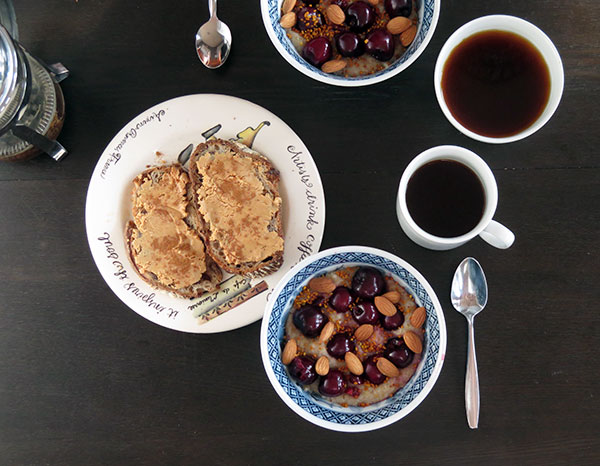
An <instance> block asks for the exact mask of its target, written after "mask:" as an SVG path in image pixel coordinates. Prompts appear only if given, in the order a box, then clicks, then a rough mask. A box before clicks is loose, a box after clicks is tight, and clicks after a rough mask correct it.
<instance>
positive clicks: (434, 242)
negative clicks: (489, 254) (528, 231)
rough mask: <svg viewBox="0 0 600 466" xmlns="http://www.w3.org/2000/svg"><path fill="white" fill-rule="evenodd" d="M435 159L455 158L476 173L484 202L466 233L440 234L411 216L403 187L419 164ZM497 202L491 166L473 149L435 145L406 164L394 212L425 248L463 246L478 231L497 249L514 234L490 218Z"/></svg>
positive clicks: (412, 237)
mask: <svg viewBox="0 0 600 466" xmlns="http://www.w3.org/2000/svg"><path fill="white" fill-rule="evenodd" d="M434 160H454V161H456V162H460V163H462V164H463V165H466V166H467V167H469V168H470V169H471V170H473V172H474V173H475V174H476V175H477V176H478V177H479V180H480V181H481V185H482V186H483V191H484V194H485V206H484V209H483V215H482V217H481V220H479V223H478V224H477V226H476V227H475V228H473V229H472V230H471V231H469V232H468V233H465V234H464V235H461V236H456V237H454V238H442V237H440V236H435V235H432V234H431V233H428V232H426V231H425V230H423V229H422V228H421V227H420V226H419V225H417V223H416V222H415V221H414V220H413V218H412V217H411V215H410V212H409V210H408V206H407V204H406V187H407V186H408V181H409V180H410V178H411V176H412V175H413V173H415V171H417V169H418V168H420V167H422V166H423V165H425V164H426V163H429V162H432V161H434ZM497 205H498V186H497V185H496V179H495V178H494V174H493V173H492V170H491V169H490V167H489V166H488V165H487V164H486V163H485V162H484V161H483V159H482V158H481V157H479V156H478V155H477V154H475V153H474V152H471V151H470V150H468V149H465V148H464V147H458V146H437V147H432V148H431V149H428V150H426V151H425V152H421V153H420V154H419V155H417V156H416V157H415V158H414V159H413V160H412V161H411V162H410V163H409V164H408V166H407V167H406V169H405V170H404V173H403V174H402V178H401V179H400V186H399V187H398V196H397V198H396V213H397V215H398V221H399V222H400V226H401V227H402V230H404V233H406V235H407V236H408V237H409V238H410V239H411V240H413V241H414V242H415V243H417V244H418V245H420V246H423V247H425V248H428V249H435V250H445V249H453V248H456V247H458V246H462V245H463V244H465V243H466V242H467V241H469V240H471V239H473V238H475V237H476V236H477V235H479V236H480V237H481V238H482V239H483V240H484V241H486V242H488V243H489V244H491V245H492V246H494V247H496V248H500V249H506V248H509V247H510V246H511V245H512V244H513V242H514V240H515V235H514V234H513V232H512V231H510V230H509V229H508V228H506V227H505V226H504V225H502V224H500V223H498V222H496V221H494V220H492V217H493V216H494V213H495V212H496V206H497Z"/></svg>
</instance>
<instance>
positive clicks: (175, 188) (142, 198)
mask: <svg viewBox="0 0 600 466" xmlns="http://www.w3.org/2000/svg"><path fill="white" fill-rule="evenodd" d="M161 173H162V177H161V178H160V180H152V179H151V177H150V176H148V175H140V176H138V177H137V178H136V179H135V180H134V185H135V186H136V188H135V189H134V191H135V196H134V199H133V216H134V222H135V224H136V226H137V228H138V230H139V232H138V233H137V234H136V235H135V236H134V238H133V241H132V250H133V256H134V260H135V263H136V265H137V267H138V268H139V269H140V272H141V273H147V272H150V273H152V274H154V275H155V276H156V277H157V280H158V281H159V282H160V283H161V284H163V285H165V286H169V287H172V288H175V289H179V288H185V287H188V286H190V285H192V284H194V283H196V282H198V281H200V280H201V279H202V275H203V274H204V272H205V271H206V262H205V260H206V256H205V252H204V243H203V242H202V240H201V239H200V238H199V237H198V235H197V233H196V232H195V231H193V230H192V229H191V228H190V227H189V226H188V225H187V224H186V223H185V221H184V218H185V217H186V216H187V212H186V206H187V200H186V192H187V185H188V183H189V178H188V176H187V174H186V173H185V172H184V171H183V170H182V169H180V168H179V167H176V166H174V167H169V168H167V169H165V170H162V171H161Z"/></svg>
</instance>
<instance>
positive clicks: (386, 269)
mask: <svg viewBox="0 0 600 466" xmlns="http://www.w3.org/2000/svg"><path fill="white" fill-rule="evenodd" d="M356 265H368V266H371V267H375V268H377V269H379V270H380V271H381V272H383V273H384V274H385V275H388V276H392V277H393V278H394V279H395V280H396V281H398V282H399V283H400V284H401V285H402V286H404V287H405V288H406V289H407V290H408V291H409V292H410V293H411V294H412V295H413V296H414V298H415V300H416V302H417V304H418V305H419V306H423V307H425V309H426V311H427V320H426V323H425V338H424V341H423V354H422V358H421V361H420V362H419V365H418V367H417V370H416V372H415V374H414V375H413V377H412V378H411V379H410V380H409V382H408V383H407V384H406V386H405V387H403V388H401V389H400V390H398V391H397V392H396V393H395V394H394V395H393V396H392V397H391V398H388V399H387V400H383V401H381V402H379V403H376V404H373V405H370V406H367V407H355V406H351V407H346V408H344V407H342V406H338V405H335V404H333V403H330V402H328V401H326V400H325V399H324V398H322V397H321V396H319V395H318V394H313V393H310V392H308V391H305V390H303V388H302V386H301V385H299V384H297V383H296V382H295V381H294V380H292V379H291V378H290V377H289V375H288V372H287V368H286V367H285V365H284V364H283V363H282V362H281V351H282V343H283V337H284V328H285V321H286V319H287V316H288V314H289V312H290V310H291V308H292V303H293V301H294V298H295V297H296V296H297V295H298V293H299V292H300V290H301V289H302V287H303V286H305V285H306V284H307V283H308V281H309V280H310V279H311V278H312V277H314V276H317V275H322V274H324V273H327V272H330V271H332V270H336V269H339V268H343V267H351V266H356ZM260 349H261V353H262V359H263V364H264V366H265V371H266V372H267V376H268V377H269V380H270V381H271V384H272V385H273V387H274V388H275V391H276V392H277V394H278V395H279V396H280V397H281V399H282V400H283V401H284V402H285V404H287V405H288V407H289V408H291V409H292V411H294V412H295V413H296V414H299V415H300V416H301V417H303V418H304V419H306V420H308V421H310V422H312V423H313V424H316V425H318V426H321V427H325V428H327V429H331V430H337V431H341V432H364V431H368V430H374V429H379V428H381V427H385V426H387V425H389V424H391V423H393V422H396V421H398V420H399V419H402V418H403V417H404V416H406V415H407V414H408V413H410V412H411V411H412V410H413V409H415V408H416V407H417V406H418V405H419V403H421V402H422V401H423V400H424V399H425V397H426V396H427V395H428V394H429V392H430V391H431V389H432V388H433V385H434V384H435V382H436V380H437V378H438V376H439V374H440V371H441V370H442V364H443V362H444V357H445V354H446V322H445V320H444V314H443V312H442V306H441V305H440V302H439V300H438V298H437V296H436V295H435V292H434V291H433V288H431V285H429V283H427V280H425V278H423V276H422V275H421V274H420V273H419V272H418V271H417V270H416V269H415V268H414V267H413V266H411V265H410V264H408V263H407V262H406V261H404V260H402V259H400V258H399V257H396V256H394V255H393V254H390V253H388V252H385V251H381V250H379V249H375V248H369V247H363V246H344V247H338V248H333V249H328V250H326V251H322V252H320V253H318V254H315V255H314V256H310V257H308V258H306V259H304V260H303V261H302V262H300V263H299V264H297V265H295V266H294V267H293V268H292V269H291V270H290V271H289V272H288V273H287V274H286V275H285V276H284V277H283V278H282V279H281V280H280V282H279V283H278V284H277V286H276V287H275V289H274V290H273V294H272V295H271V297H270V298H269V301H268V303H267V309H266V312H265V315H264V317H263V322H262V327H261V334H260Z"/></svg>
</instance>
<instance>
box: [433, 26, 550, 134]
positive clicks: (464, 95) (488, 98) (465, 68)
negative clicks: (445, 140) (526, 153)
mask: <svg viewBox="0 0 600 466" xmlns="http://www.w3.org/2000/svg"><path fill="white" fill-rule="evenodd" d="M550 84H551V83H550V71H549V70H548V65H547V64H546V61H545V60H544V57H542V54H541V53H540V52H539V50H538V49H537V48H535V46H534V45H533V44H532V43H531V42H529V41H528V40H527V39H525V38H523V37H521V36H519V35H517V34H513V33H512V32H507V31H496V30H492V31H484V32H479V33H477V34H474V35H472V36H471V37H468V38H467V39H465V40H464V41H462V42H461V43H460V44H459V45H458V46H457V47H456V48H455V49H454V50H453V51H452V53H450V56H449V57H448V60H447V61H446V64H445V65H444V71H443V75H442V90H443V92H444V99H445V100H446V103H447V104H448V108H449V109H450V112H451V113H452V115H454V118H456V119H457V120H458V121H459V122H460V123H461V124H462V125H463V126H465V127H466V128H468V129H470V130H471V131H474V132H475V133H478V134H481V135H483V136H490V137H505V136H512V135H514V134H517V133H520V132H521V131H523V130H524V129H526V128H529V126H531V125H532V124H533V123H534V122H535V121H536V120H537V119H538V118H539V116H540V115H541V114H542V112H543V111H544V108H546V104H547V103H548V98H549V97H550Z"/></svg>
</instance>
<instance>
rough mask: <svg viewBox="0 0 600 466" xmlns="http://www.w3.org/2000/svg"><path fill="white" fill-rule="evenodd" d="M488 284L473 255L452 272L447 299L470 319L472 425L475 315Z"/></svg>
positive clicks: (470, 413)
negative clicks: (452, 276) (450, 286)
mask: <svg viewBox="0 0 600 466" xmlns="http://www.w3.org/2000/svg"><path fill="white" fill-rule="evenodd" d="M487 297H488V287H487V281H486V279H485V274H484V273H483V269H482V268H481V265H479V262H477V261H476V260H475V259H473V258H472V257H467V258H466V259H464V260H463V261H462V262H461V263H460V264H459V266H458V268H457V269H456V272H454V278H453V279H452V288H451V289H450V301H452V305H453V306H454V308H455V309H456V310H457V311H458V312H460V313H461V314H462V315H464V316H465V318H466V319H467V322H468V323H469V348H468V355H467V371H466V375H465V409H466V411H467V421H468V423H469V427H470V428H471V429H477V427H478V425H479V374H478V372H477V357H476V355H475V330H474V326H473V323H474V320H475V316H476V315H477V314H479V312H481V311H482V309H483V308H484V307H485V305H486V304H487Z"/></svg>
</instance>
